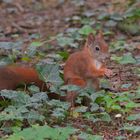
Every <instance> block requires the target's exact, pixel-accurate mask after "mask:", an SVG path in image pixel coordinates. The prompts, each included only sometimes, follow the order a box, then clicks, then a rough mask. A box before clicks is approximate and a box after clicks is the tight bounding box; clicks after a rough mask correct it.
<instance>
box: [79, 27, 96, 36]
mask: <svg viewBox="0 0 140 140" xmlns="http://www.w3.org/2000/svg"><path fill="white" fill-rule="evenodd" d="M79 33H80V34H82V35H86V36H87V35H88V34H89V33H93V34H95V33H96V31H95V30H94V29H93V28H92V27H91V26H89V25H85V26H83V27H82V28H81V29H80V30H79Z"/></svg>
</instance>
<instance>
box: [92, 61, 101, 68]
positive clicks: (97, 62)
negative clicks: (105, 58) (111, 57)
mask: <svg viewBox="0 0 140 140" xmlns="http://www.w3.org/2000/svg"><path fill="white" fill-rule="evenodd" d="M94 65H95V66H96V69H100V68H101V66H102V63H101V62H99V61H98V60H94Z"/></svg>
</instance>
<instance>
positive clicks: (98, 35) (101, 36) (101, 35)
mask: <svg viewBox="0 0 140 140" xmlns="http://www.w3.org/2000/svg"><path fill="white" fill-rule="evenodd" d="M97 37H98V38H103V37H104V35H103V32H102V30H99V31H98V34H97Z"/></svg>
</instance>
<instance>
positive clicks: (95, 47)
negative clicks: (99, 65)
mask: <svg viewBox="0 0 140 140" xmlns="http://www.w3.org/2000/svg"><path fill="white" fill-rule="evenodd" d="M85 48H86V50H88V52H89V53H90V55H91V56H92V57H93V58H94V59H96V60H98V61H100V62H104V61H105V59H106V58H107V57H108V56H109V53H108V49H109V47H108V45H107V43H106V42H105V40H104V37H103V33H102V32H101V31H99V33H98V34H97V35H96V36H94V35H93V33H90V34H89V35H88V37H87V40H86V43H85Z"/></svg>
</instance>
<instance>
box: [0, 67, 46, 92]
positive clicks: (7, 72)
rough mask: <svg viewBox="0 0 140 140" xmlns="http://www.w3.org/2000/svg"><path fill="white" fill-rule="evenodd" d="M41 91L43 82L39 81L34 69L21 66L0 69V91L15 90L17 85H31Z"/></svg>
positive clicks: (43, 86)
mask: <svg viewBox="0 0 140 140" xmlns="http://www.w3.org/2000/svg"><path fill="white" fill-rule="evenodd" d="M31 83H34V84H35V85H36V86H38V87H40V89H42V90H43V88H45V86H46V85H45V82H43V81H42V80H40V79H39V75H38V73H37V71H36V70H35V69H34V68H30V67H23V66H3V67H0V90H2V89H9V90H10V89H16V87H17V86H18V85H19V84H31Z"/></svg>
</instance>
